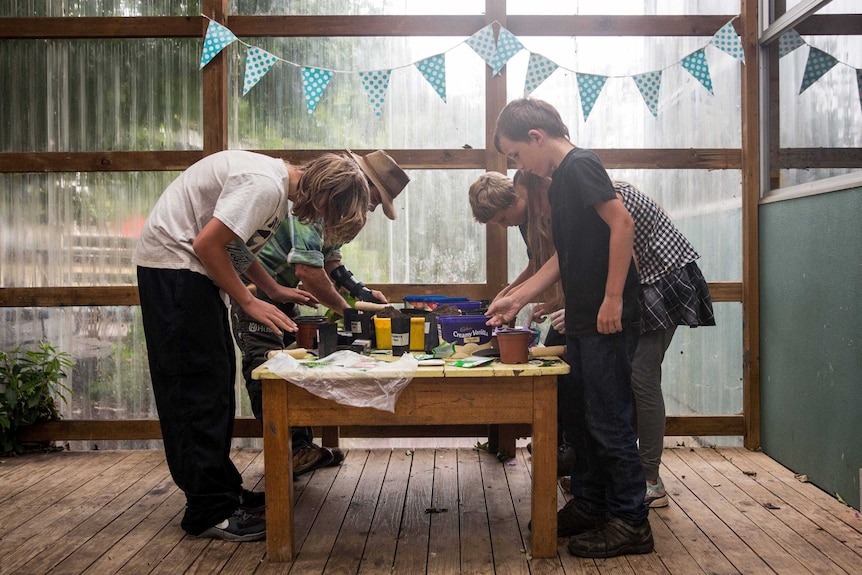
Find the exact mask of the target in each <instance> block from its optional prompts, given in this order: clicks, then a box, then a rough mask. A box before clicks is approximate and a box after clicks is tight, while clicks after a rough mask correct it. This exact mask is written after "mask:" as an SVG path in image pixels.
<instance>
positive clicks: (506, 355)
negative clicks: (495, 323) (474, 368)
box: [497, 329, 533, 363]
mask: <svg viewBox="0 0 862 575" xmlns="http://www.w3.org/2000/svg"><path fill="white" fill-rule="evenodd" d="M532 336H533V333H532V332H531V331H528V330H524V329H500V330H497V345H498V346H499V348H500V361H501V362H503V363H527V358H528V357H529V344H530V338H531V337H532Z"/></svg>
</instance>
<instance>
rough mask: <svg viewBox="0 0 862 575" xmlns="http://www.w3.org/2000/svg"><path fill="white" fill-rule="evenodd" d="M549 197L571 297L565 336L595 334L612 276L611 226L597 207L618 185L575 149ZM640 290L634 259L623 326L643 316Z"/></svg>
mask: <svg viewBox="0 0 862 575" xmlns="http://www.w3.org/2000/svg"><path fill="white" fill-rule="evenodd" d="M548 199H549V201H550V203H551V227H552V229H553V237H554V247H555V248H556V250H557V254H558V257H559V260H560V276H561V280H562V283H563V293H564V294H565V298H566V334H567V335H570V336H582V335H596V334H598V330H597V329H596V320H597V318H598V314H599V308H600V307H601V305H602V301H603V300H604V297H605V284H606V282H607V277H608V254H609V249H610V246H609V242H610V228H609V227H608V225H607V224H606V223H605V222H604V220H602V218H601V217H599V214H598V212H596V210H595V208H594V207H593V206H594V205H595V204H597V203H600V202H606V201H608V200H616V199H617V196H616V193H615V192H614V187H613V184H612V183H611V180H610V178H609V177H608V173H607V171H605V168H604V166H603V165H602V163H601V161H600V160H599V158H598V156H596V155H595V153H593V152H591V151H589V150H584V149H581V148H574V149H572V151H571V152H569V154H568V155H567V156H566V157H565V158H564V159H563V161H562V162H560V165H559V167H557V169H556V170H555V171H554V174H553V181H552V182H551V187H550V189H549V190H548ZM638 289H639V285H638V277H637V271H636V269H635V266H634V260H632V261H631V264H630V265H629V273H628V276H627V277H626V284H625V288H624V290H623V318H622V319H623V324H625V323H627V322H630V321H633V320H636V319H637V318H639V316H640V307H639V304H638Z"/></svg>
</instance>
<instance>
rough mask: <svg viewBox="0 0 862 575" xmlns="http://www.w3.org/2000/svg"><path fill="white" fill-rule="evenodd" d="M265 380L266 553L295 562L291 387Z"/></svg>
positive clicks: (273, 380) (274, 557) (280, 381)
mask: <svg viewBox="0 0 862 575" xmlns="http://www.w3.org/2000/svg"><path fill="white" fill-rule="evenodd" d="M262 383H263V465H264V474H265V475H264V476H265V483H266V552H267V555H268V557H269V560H270V561H274V562H279V561H293V556H294V548H293V457H291V453H292V451H291V445H290V422H289V421H288V416H287V386H288V385H291V384H290V383H288V382H286V381H284V380H279V379H264V380H263V381H262Z"/></svg>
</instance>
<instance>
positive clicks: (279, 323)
mask: <svg viewBox="0 0 862 575" xmlns="http://www.w3.org/2000/svg"><path fill="white" fill-rule="evenodd" d="M299 291H302V290H299ZM243 310H245V312H246V313H247V314H248V315H250V316H251V317H252V318H254V319H256V320H257V321H259V322H260V323H262V324H264V325H266V326H267V327H269V329H271V330H272V331H273V332H274V333H277V334H278V335H281V334H282V330H284V331H297V330H298V329H299V328H298V327H297V326H296V323H295V322H294V321H293V320H292V319H290V318H289V317H288V316H287V315H286V314H285V313H284V312H283V311H281V310H280V309H278V308H277V307H275V306H274V305H272V304H271V303H267V302H265V301H263V300H262V299H258V298H252V300H251V302H250V303H248V304H247V305H245V306H243Z"/></svg>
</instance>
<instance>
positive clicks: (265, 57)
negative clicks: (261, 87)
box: [242, 47, 278, 96]
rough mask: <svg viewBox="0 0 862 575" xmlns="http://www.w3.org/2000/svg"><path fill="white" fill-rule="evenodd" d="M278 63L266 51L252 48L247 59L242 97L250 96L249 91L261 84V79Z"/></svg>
mask: <svg viewBox="0 0 862 575" xmlns="http://www.w3.org/2000/svg"><path fill="white" fill-rule="evenodd" d="M276 62H278V58H276V57H275V56H273V55H272V54H270V53H269V52H267V51H266V50H261V49H260V48H255V47H252V48H250V49H249V51H248V53H247V54H246V57H245V80H243V85H242V95H243V96H245V95H246V94H248V91H249V90H251V89H252V88H253V87H254V86H255V84H257V83H258V82H260V79H261V78H263V77H264V75H265V74H266V73H267V72H269V69H270V68H272V67H273V66H274V65H275V63H276Z"/></svg>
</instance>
